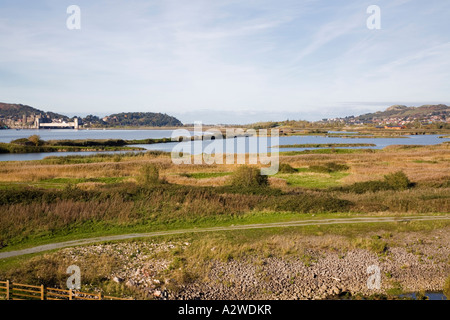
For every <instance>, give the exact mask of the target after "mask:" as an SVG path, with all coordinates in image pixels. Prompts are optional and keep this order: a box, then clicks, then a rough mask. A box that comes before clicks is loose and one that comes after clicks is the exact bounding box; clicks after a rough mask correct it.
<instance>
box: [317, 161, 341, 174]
mask: <svg viewBox="0 0 450 320" xmlns="http://www.w3.org/2000/svg"><path fill="white" fill-rule="evenodd" d="M349 168H350V167H349V166H347V165H346V164H339V163H336V162H328V163H325V164H324V165H317V166H309V170H311V171H314V172H323V173H330V172H337V171H345V170H348V169H349Z"/></svg>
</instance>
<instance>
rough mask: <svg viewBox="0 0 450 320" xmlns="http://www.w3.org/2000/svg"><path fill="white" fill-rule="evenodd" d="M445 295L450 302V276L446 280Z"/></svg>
mask: <svg viewBox="0 0 450 320" xmlns="http://www.w3.org/2000/svg"><path fill="white" fill-rule="evenodd" d="M444 294H445V296H446V297H447V300H450V276H448V277H447V280H445V284H444Z"/></svg>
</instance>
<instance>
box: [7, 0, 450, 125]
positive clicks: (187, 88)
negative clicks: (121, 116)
mask: <svg viewBox="0 0 450 320" xmlns="http://www.w3.org/2000/svg"><path fill="white" fill-rule="evenodd" d="M70 5H77V6H78V7H79V8H80V15H79V17H80V19H79V21H80V27H81V28H80V29H69V28H68V27H67V20H68V18H70V16H71V14H72V12H69V13H67V8H68V7H69V6H70ZM370 5H377V6H378V7H379V8H380V20H379V21H380V29H369V28H368V26H367V20H368V19H369V20H370V21H372V20H371V16H372V14H373V12H369V13H368V12H367V8H368V7H369V6H370ZM449 13H450V1H447V0H427V1H423V0H370V1H365V0H347V1H343V0H334V1H329V0H327V1H324V0H276V1H275V0H270V1H269V0H158V1H153V0H148V1H144V0H129V1H125V0H122V1H120V0H104V1H102V0H98V1H92V0H91V1H84V0H83V1H82V0H70V1H66V0H48V1H40V0H35V1H24V0H0V101H1V102H8V103H22V104H26V105H30V106H33V107H35V108H38V109H41V110H44V111H53V112H58V113H63V114H67V115H87V114H94V115H100V116H102V115H107V114H111V113H117V112H134V111H139V112H163V113H167V114H170V115H174V116H176V117H177V118H179V119H180V120H181V121H182V122H184V123H192V122H194V121H202V122H203V123H250V122H256V121H269V120H274V121H277V120H285V119H291V120H302V119H305V120H320V119H322V118H333V117H339V116H348V115H358V114H363V113H367V112H374V111H378V110H384V109H386V108H387V107H389V106H391V105H394V104H404V105H407V106H420V105H423V104H434V103H444V104H450V90H449V89H450V19H449ZM70 21H72V20H70Z"/></svg>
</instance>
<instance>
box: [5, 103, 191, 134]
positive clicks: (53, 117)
mask: <svg viewBox="0 0 450 320" xmlns="http://www.w3.org/2000/svg"><path fill="white" fill-rule="evenodd" d="M24 116H25V127H27V128H30V127H32V126H33V125H34V118H35V117H36V116H41V122H58V121H71V119H73V118H72V117H68V116H65V115H62V114H58V113H55V112H49V111H42V110H39V109H36V108H33V107H30V106H27V105H23V104H14V103H3V102H0V128H4V127H5V126H8V127H10V128H17V127H24V122H23V118H24ZM79 119H80V124H84V125H85V126H86V127H118V126H129V127H144V126H145V127H177V126H182V125H183V124H182V123H181V121H180V120H178V119H177V118H175V117H172V116H169V115H167V114H165V113H154V112H122V113H115V114H112V115H110V116H107V117H104V118H99V117H98V116H94V115H88V116H86V117H84V118H81V117H80V118H79Z"/></svg>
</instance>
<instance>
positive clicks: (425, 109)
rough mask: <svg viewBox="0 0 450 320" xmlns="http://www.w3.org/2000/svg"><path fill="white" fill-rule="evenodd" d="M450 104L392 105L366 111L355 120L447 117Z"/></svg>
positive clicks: (449, 111) (449, 113)
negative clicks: (370, 111)
mask: <svg viewBox="0 0 450 320" xmlns="http://www.w3.org/2000/svg"><path fill="white" fill-rule="evenodd" d="M449 116H450V106H447V105H445V104H438V105H423V106H420V107H407V106H404V105H394V106H391V107H389V108H387V109H386V110H385V111H377V112H374V113H366V114H363V115H360V116H357V117H354V118H355V119H356V120H360V121H363V122H367V121H369V122H371V121H374V120H387V119H392V118H398V119H399V120H405V121H406V120H412V119H417V120H422V119H429V118H432V117H447V118H448V117H449Z"/></svg>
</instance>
